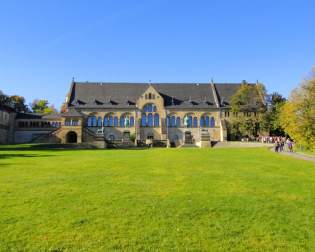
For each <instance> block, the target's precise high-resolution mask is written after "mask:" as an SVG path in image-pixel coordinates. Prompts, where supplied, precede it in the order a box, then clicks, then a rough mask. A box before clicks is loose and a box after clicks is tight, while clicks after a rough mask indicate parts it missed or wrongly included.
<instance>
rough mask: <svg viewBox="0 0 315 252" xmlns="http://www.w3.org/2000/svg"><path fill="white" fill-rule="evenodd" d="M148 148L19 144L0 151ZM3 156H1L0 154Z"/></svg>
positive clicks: (2, 147)
mask: <svg viewBox="0 0 315 252" xmlns="http://www.w3.org/2000/svg"><path fill="white" fill-rule="evenodd" d="M148 149H150V148H148V147H133V148H105V149H100V148H96V147H93V146H87V145H81V144H18V145H3V146H0V151H32V150H51V151H67V150H69V151H76V150H98V151H104V150H148ZM153 149H155V148H153ZM0 155H1V154H0Z"/></svg>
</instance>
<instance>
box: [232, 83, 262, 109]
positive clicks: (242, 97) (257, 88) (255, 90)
mask: <svg viewBox="0 0 315 252" xmlns="http://www.w3.org/2000/svg"><path fill="white" fill-rule="evenodd" d="M265 100H266V88H265V86H264V85H262V84H256V85H249V84H247V83H246V82H244V83H243V84H242V85H241V87H240V88H239V89H238V90H237V91H236V93H235V94H234V95H233V96H232V98H231V107H232V111H233V112H239V111H244V110H249V109H251V108H252V107H257V108H258V110H259V111H264V110H265V109H266V107H265Z"/></svg>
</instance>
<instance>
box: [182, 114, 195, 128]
mask: <svg viewBox="0 0 315 252" xmlns="http://www.w3.org/2000/svg"><path fill="white" fill-rule="evenodd" d="M183 123H184V125H185V126H186V127H187V128H191V127H192V125H193V118H192V116H191V115H189V116H188V115H185V117H184V119H183Z"/></svg>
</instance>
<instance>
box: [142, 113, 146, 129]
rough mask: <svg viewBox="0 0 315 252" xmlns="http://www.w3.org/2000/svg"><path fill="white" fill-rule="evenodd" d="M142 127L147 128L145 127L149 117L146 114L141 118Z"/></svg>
mask: <svg viewBox="0 0 315 252" xmlns="http://www.w3.org/2000/svg"><path fill="white" fill-rule="evenodd" d="M141 126H142V127H145V126H147V115H146V114H144V113H143V114H142V116H141Z"/></svg>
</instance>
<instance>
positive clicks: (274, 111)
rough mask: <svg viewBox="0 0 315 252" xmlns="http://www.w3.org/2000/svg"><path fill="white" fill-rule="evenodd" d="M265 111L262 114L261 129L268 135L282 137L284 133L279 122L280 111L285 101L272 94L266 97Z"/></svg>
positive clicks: (279, 96) (279, 95) (276, 94)
mask: <svg viewBox="0 0 315 252" xmlns="http://www.w3.org/2000/svg"><path fill="white" fill-rule="evenodd" d="M267 97H268V99H267V110H266V112H265V113H263V114H262V115H261V116H262V120H261V125H260V126H261V129H262V130H263V131H265V132H267V133H269V135H275V136H284V135H285V132H284V130H283V128H282V126H281V122H280V119H279V118H280V111H281V108H282V106H283V105H284V103H285V101H286V99H285V98H284V97H283V96H282V95H281V94H279V93H277V92H274V93H272V94H271V95H268V96H267Z"/></svg>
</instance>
